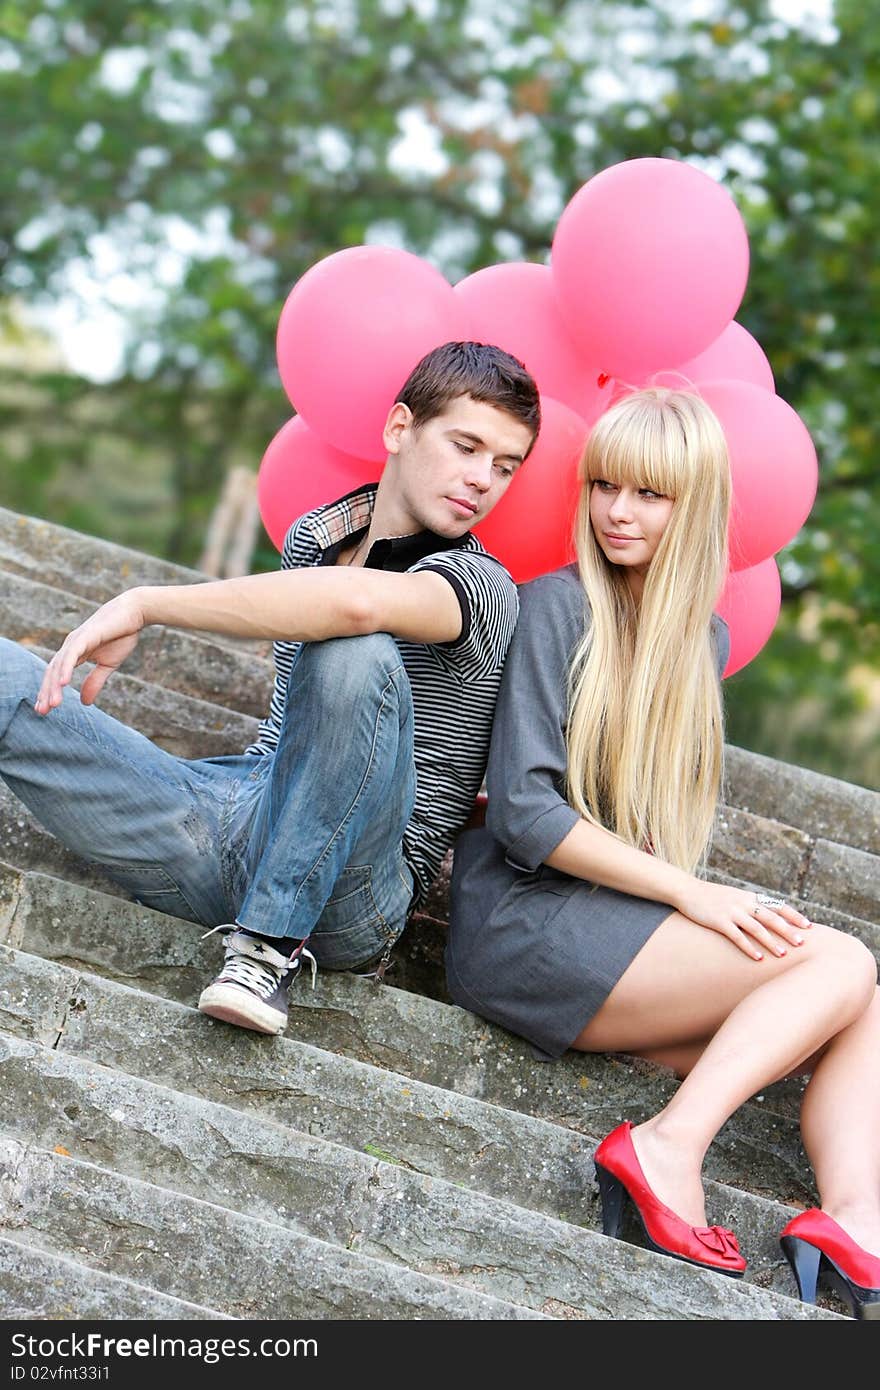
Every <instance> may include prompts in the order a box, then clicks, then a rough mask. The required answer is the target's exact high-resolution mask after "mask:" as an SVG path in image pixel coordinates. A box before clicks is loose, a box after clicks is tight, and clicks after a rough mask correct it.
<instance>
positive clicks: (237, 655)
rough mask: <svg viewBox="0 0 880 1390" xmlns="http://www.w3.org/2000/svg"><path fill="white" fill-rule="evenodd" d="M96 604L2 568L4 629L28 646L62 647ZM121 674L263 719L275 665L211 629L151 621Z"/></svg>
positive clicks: (1, 622) (0, 615)
mask: <svg viewBox="0 0 880 1390" xmlns="http://www.w3.org/2000/svg"><path fill="white" fill-rule="evenodd" d="M95 607H96V605H95V603H94V601H92V600H89V599H84V598H79V597H78V596H77V595H75V594H71V593H65V592H64V591H63V590H62V589H56V588H53V587H52V586H51V585H49V584H39V583H37V582H36V581H35V580H32V579H25V578H23V577H22V576H20V575H15V574H9V573H4V572H3V571H0V634H2V635H3V636H4V637H8V638H10V639H11V640H12V641H15V642H20V643H21V644H22V645H23V646H26V647H32V648H33V647H38V648H40V649H41V651H50V652H54V651H57V649H58V647H60V645H61V643H62V642H63V641H64V639H65V637H66V636H67V634H68V633H69V632H71V631H72V630H73V628H75V627H78V626H79V624H80V623H82V622H85V620H86V618H88V617H89V616H90V615H91V614H92V613H94V611H95ZM121 674H123V675H126V676H137V677H138V679H139V680H143V681H151V682H154V683H155V684H157V685H163V686H167V687H168V688H169V689H171V690H176V691H178V692H179V693H180V694H182V695H191V696H193V697H194V698H195V699H198V700H207V701H209V702H210V703H211V704H215V705H226V706H228V707H229V708H230V709H232V710H236V711H238V712H239V713H241V714H249V715H251V716H252V717H253V718H255V719H262V717H263V715H264V714H265V713H266V710H267V708H268V705H269V699H270V697H271V693H272V683H273V680H274V676H275V668H274V665H273V663H272V661H271V660H267V659H264V658H261V657H259V656H257V655H256V654H255V653H253V652H247V651H241V650H239V649H236V648H230V647H229V646H228V645H222V644H221V643H218V642H216V641H215V640H214V639H213V636H212V635H211V634H197V633H194V632H188V631H183V630H181V629H179V628H171V627H148V628H146V629H145V630H144V632H143V635H142V636H141V639H140V641H139V642H138V645H137V646H136V647H135V649H134V651H133V652H132V653H131V655H130V656H129V657H128V659H127V660H126V662H125V666H124V668H123V671H122V673H121Z"/></svg>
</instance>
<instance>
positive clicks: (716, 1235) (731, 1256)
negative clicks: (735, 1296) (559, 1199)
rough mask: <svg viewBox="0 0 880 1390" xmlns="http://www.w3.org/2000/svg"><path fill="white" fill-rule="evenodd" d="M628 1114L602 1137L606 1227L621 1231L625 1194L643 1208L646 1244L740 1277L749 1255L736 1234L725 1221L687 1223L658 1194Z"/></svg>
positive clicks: (599, 1158)
mask: <svg viewBox="0 0 880 1390" xmlns="http://www.w3.org/2000/svg"><path fill="white" fill-rule="evenodd" d="M631 1129H632V1125H631V1124H630V1122H629V1120H625V1121H624V1123H623V1124H622V1125H618V1127H617V1129H615V1130H613V1131H612V1132H611V1134H609V1135H608V1137H607V1139H603V1140H602V1143H601V1144H600V1145H599V1147H598V1149H597V1150H596V1153H595V1156H594V1161H595V1164H596V1176H597V1178H598V1179H599V1194H600V1196H601V1198H602V1230H603V1232H604V1234H605V1235H606V1236H617V1235H618V1234H619V1232H620V1227H621V1223H622V1221H623V1204H624V1199H625V1198H626V1197H628V1198H629V1200H630V1201H631V1202H632V1204H633V1206H634V1207H635V1209H636V1211H637V1212H638V1214H639V1219H640V1220H641V1223H642V1228H643V1230H644V1232H645V1237H646V1239H647V1242H648V1245H649V1246H650V1248H651V1249H652V1250H656V1251H658V1253H659V1254H661V1255H671V1256H672V1257H673V1259H676V1260H685V1261H686V1262H687V1263H688V1264H692V1265H699V1266H700V1268H701V1269H714V1270H715V1271H716V1272H718V1273H719V1274H729V1275H730V1276H731V1277H732V1278H734V1279H741V1278H742V1275H743V1270H744V1269H745V1267H746V1261H745V1260H744V1259H743V1257H742V1255H741V1254H740V1253H739V1246H738V1245H737V1243H736V1236H735V1235H734V1234H733V1231H728V1230H727V1229H726V1228H725V1227H724V1226H688V1224H687V1222H685V1221H682V1219H681V1217H680V1216H676V1215H675V1212H674V1211H670V1210H669V1207H665V1206H664V1205H663V1203H662V1202H660V1201H658V1199H657V1198H656V1197H655V1196H654V1193H653V1192H652V1191H651V1189H650V1187H649V1186H648V1184H647V1182H646V1181H645V1175H644V1173H643V1172H642V1166H641V1164H640V1163H639V1160H638V1158H637V1157H636V1151H635V1149H634V1148H633V1142H632V1137H631V1135H630V1130H631Z"/></svg>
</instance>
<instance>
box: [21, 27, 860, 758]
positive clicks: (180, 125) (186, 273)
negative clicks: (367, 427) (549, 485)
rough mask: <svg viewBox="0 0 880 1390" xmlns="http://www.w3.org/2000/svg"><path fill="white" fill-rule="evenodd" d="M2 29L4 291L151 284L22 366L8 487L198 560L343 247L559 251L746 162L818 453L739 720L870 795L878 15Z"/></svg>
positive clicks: (761, 313)
mask: <svg viewBox="0 0 880 1390" xmlns="http://www.w3.org/2000/svg"><path fill="white" fill-rule="evenodd" d="M0 34H2V39H0V106H2V111H3V112H4V113H5V115H4V117H3V122H4V129H3V131H2V136H3V145H4V151H5V153H6V159H5V161H4V165H3V171H2V174H0V178H2V180H3V183H2V185H0V189H2V194H3V196H2V198H0V254H2V266H3V285H4V291H3V293H4V303H5V305H6V307H7V308H10V307H11V306H14V305H20V304H22V303H23V304H26V305H36V304H39V303H40V302H51V301H58V300H59V299H60V298H61V297H65V298H67V297H69V296H70V295H71V293H73V292H74V290H75V287H76V285H77V283H80V282H81V283H85V284H86V286H87V292H88V293H92V294H94V293H97V291H96V290H95V276H96V275H97V276H100V274H102V273H104V274H105V275H106V276H107V284H106V291H105V292H106V295H107V296H108V298H109V299H110V300H111V301H112V300H113V298H114V296H115V297H116V300H117V302H119V301H120V299H121V300H122V301H123V307H125V305H124V300H125V297H126V295H127V294H128V293H129V291H130V287H131V283H132V280H133V279H134V280H137V281H138V282H139V283H140V284H141V285H142V286H143V287H145V288H144V293H142V294H141V295H140V296H139V297H136V298H134V299H133V300H132V302H131V304H130V305H129V306H128V307H125V312H126V318H127V324H128V330H129V331H128V349H127V356H126V360H125V364H124V370H123V371H122V373H121V375H120V377H119V379H118V380H115V381H113V382H111V383H108V384H107V385H106V386H103V387H100V388H98V387H95V386H94V384H92V383H89V382H88V381H86V380H85V379H84V378H78V377H76V376H70V375H65V374H63V373H60V372H58V373H54V374H43V375H42V376H35V375H34V373H33V372H31V373H28V374H24V373H20V372H19V373H16V372H14V371H12V369H7V370H6V371H4V373H3V379H2V383H0V397H2V400H3V403H4V407H5V412H4V413H5V415H6V419H7V423H6V426H5V429H4V455H5V460H6V461H5V465H4V472H3V476H2V478H0V502H3V503H5V504H6V505H9V506H13V507H20V508H22V509H24V510H34V511H41V512H43V513H44V514H48V512H47V510H46V508H47V507H52V508H54V509H55V510H54V512H53V514H55V515H57V517H58V519H61V520H64V521H67V522H68V523H70V524H73V525H78V526H84V527H85V528H86V529H94V530H101V529H111V528H112V531H113V534H114V535H115V536H116V538H118V539H126V540H128V541H129V543H132V544H144V545H146V546H147V547H148V548H158V549H162V550H164V551H165V553H168V554H169V555H171V556H173V557H175V558H180V559H183V560H186V561H190V562H192V560H193V559H194V556H195V554H196V553H197V551H198V544H199V541H198V537H199V535H200V533H201V532H203V529H204V523H205V520H206V518H207V515H208V513H209V511H210V507H211V505H212V502H213V499H214V498H215V496H216V493H217V490H218V488H219V486H220V483H221V481H222V477H223V475H224V473H225V471H226V469H227V467H228V466H229V465H230V464H231V463H232V462H241V461H242V460H246V461H249V462H250V463H251V465H252V466H254V467H255V466H256V464H257V462H258V461H259V458H260V457H261V455H262V452H263V449H264V448H265V446H266V444H267V442H268V440H269V439H270V438H271V436H272V435H273V434H274V432H275V431H276V429H277V428H278V427H279V426H280V424H281V423H282V421H283V420H284V419H285V418H286V417H287V415H288V414H289V413H290V408H289V405H288V403H287V401H286V400H285V398H284V396H283V392H282V390H281V387H280V384H279V381H278V377H277V371H276V368H275V360H274V334H275V328H276V324H277V319H278V313H279V311H280V308H281V305H282V303H283V301H284V298H285V297H286V295H287V293H288V291H289V289H290V287H291V286H292V284H293V283H294V282H295V281H296V279H297V278H298V277H299V276H300V275H301V274H302V273H303V271H305V270H306V269H307V268H308V267H309V266H310V265H311V264H313V263H314V262H315V261H316V260H318V259H319V258H320V257H322V256H325V255H327V254H329V253H331V252H333V251H336V250H338V249H340V248H341V247H344V246H348V245H354V244H358V243H361V242H364V241H377V242H386V243H388V242H390V243H392V244H397V245H401V246H405V247H407V248H408V249H410V250H412V251H415V252H417V253H418V254H420V255H423V256H425V257H427V258H428V259H430V260H431V261H433V262H434V263H435V264H437V265H438V266H439V267H440V269H442V270H443V271H444V272H445V273H446V274H447V275H448V276H449V277H450V279H452V280H455V279H458V278H459V277H460V276H462V275H464V274H467V273H468V272H469V271H471V270H474V269H477V268H478V267H480V266H482V265H486V264H490V263H493V262H496V261H501V260H508V259H533V260H544V259H546V257H547V255H548V250H549V243H550V238H551V236H552V232H553V228H554V226H555V223H556V220H557V218H558V216H559V213H560V212H561V210H562V208H563V207H564V205H565V203H566V201H567V200H568V198H569V197H570V196H571V195H572V193H573V192H574V191H575V190H576V189H577V188H578V187H579V186H580V185H581V184H582V183H583V182H584V181H585V180H587V179H588V178H589V177H590V176H591V175H592V174H594V173H595V172H596V171H597V170H599V169H601V168H604V167H607V166H608V165H610V164H613V163H616V162H617V161H619V160H623V159H628V158H633V157H637V156H642V155H664V156H670V157H678V158H686V159H688V160H690V161H693V162H695V163H697V164H698V165H699V166H700V167H702V168H705V169H706V170H707V171H708V172H709V173H711V174H712V175H714V176H715V177H717V178H720V179H722V180H723V181H724V183H725V184H726V186H727V187H728V188H729V189H730V191H731V192H732V193H733V195H734V197H735V198H736V200H737V203H738V205H739V207H740V209H741V211H742V213H743V216H744V217H745V220H746V224H747V227H748V230H749V236H750V246H751V256H752V261H751V272H750V278H749V285H748V290H747V294H746V298H745V301H744V304H743V306H742V309H741V311H740V313H739V315H738V317H739V319H740V321H741V322H742V323H743V324H744V325H745V326H746V327H747V328H749V329H750V331H751V332H752V333H753V334H754V335H755V336H756V337H757V339H758V340H759V342H760V343H761V345H762V346H763V347H764V349H765V351H766V352H767V355H768V357H769V358H770V361H771V364H772V366H773V368H774V371H775V373H776V378H777V389H778V390H779V393H780V395H782V396H783V397H784V398H785V399H786V400H788V401H789V402H790V403H791V404H792V405H793V406H794V407H795V409H797V410H798V411H799V413H800V414H801V415H802V416H803V418H804V419H805V421H806V422H807V424H808V426H809V427H810V429H811V432H812V434H813V437H814V439H815V441H816V444H817V448H818V450H819V455H820V465H821V477H820V491H819V497H818V499H817V502H816V506H815V508H814V510H813V514H812V516H811V518H810V520H809V522H808V524H807V525H806V526H805V527H804V529H803V531H802V532H801V534H800V535H799V536H798V537H797V539H796V540H795V541H794V542H793V544H792V545H791V546H790V547H788V549H787V550H786V552H785V553H784V555H783V556H782V557H781V564H782V570H783V580H784V604H783V613H782V616H781V618H780V622H779V624H778V627H777V630H776V632H775V634H774V637H773V639H772V641H771V642H770V644H769V645H768V647H767V648H766V649H765V651H764V652H763V653H762V654H761V656H760V658H759V659H758V660H757V661H756V662H754V663H753V664H752V665H751V666H750V667H749V668H747V669H746V670H745V671H744V672H743V673H741V675H739V676H737V677H734V678H733V679H732V680H731V682H730V690H729V698H728V705H729V709H730V715H731V730H730V732H731V737H732V738H733V739H734V740H735V741H736V742H739V743H742V744H744V745H746V746H750V747H756V748H763V749H764V750H765V751H768V752H773V753H776V754H777V755H779V756H785V757H792V758H796V759H797V760H799V761H803V762H806V763H808V764H811V765H813V766H816V767H821V768H824V769H826V770H828V771H830V772H832V773H837V774H840V775H845V776H852V777H854V778H855V780H860V781H865V782H868V784H870V785H880V754H878V753H877V744H878V740H877V724H878V713H877V710H878V703H880V696H878V689H877V687H878V685H880V670H878V658H877V653H878V650H880V640H878V639H880V631H878V629H880V621H878V613H880V549H878V547H877V546H876V544H875V542H874V536H875V535H876V533H877V531H878V529H880V485H878V472H877V464H876V457H875V455H876V450H875V430H874V420H873V392H872V386H873V372H874V370H876V366H877V359H878V354H880V348H878V346H877V344H876V343H875V341H874V332H873V330H874V325H875V324H876V322H877V321H878V298H880V264H878V261H877V257H876V253H875V245H874V243H875V233H874V229H875V228H876V227H877V225H878V223H880V217H878V213H880V192H878V189H880V177H878V175H880V141H878V103H880V95H878V94H880V29H878V27H877V25H876V23H875V15H874V13H873V7H872V6H871V5H864V4H856V3H855V0H838V2H837V4H836V5H835V6H834V8H833V13H832V14H831V17H830V18H828V19H823V20H816V21H814V22H813V21H809V20H804V21H803V22H802V23H800V24H798V25H797V26H796V27H791V26H790V25H789V24H787V23H786V22H784V21H783V20H782V19H781V18H779V17H778V16H777V14H776V12H775V8H774V4H773V3H772V0H742V3H739V4H735V5H733V6H730V5H727V4H721V3H720V2H719V3H713V2H712V0H706V2H705V3H701V4H699V5H697V4H693V5H689V4H687V3H684V4H683V3H680V2H679V3H675V0H651V2H650V3H648V2H646V0H642V2H641V3H639V0H631V3H629V4H616V3H609V2H606V0H571V2H570V3H558V2H556V3H552V2H550V3H548V0H540V2H539V3H533V0H505V2H504V3H503V4H502V3H500V0H411V2H409V0H374V2H373V3H366V2H364V3H358V2H357V0H301V2H300V3H294V2H293V0H228V3H227V4H225V5H223V6H217V5H216V4H215V3H213V0H173V3H171V0H151V3H145V2H141V3H138V2H137V0H114V3H110V0H0ZM84 265H88V266H90V267H91V275H92V278H91V279H90V280H89V281H88V282H82V281H81V270H82V267H83V266H84ZM96 268H97V269H96ZM78 275H79V276H80V281H79V282H78V280H77V276H78ZM78 365H79V366H80V367H81V369H82V370H83V372H84V373H87V370H88V366H89V364H88V363H87V362H83V363H81V364H78ZM126 478H127V479H128V481H129V482H130V484H131V486H132V489H133V493H132V495H133V496H134V498H135V503H134V506H133V507H130V508H129V513H128V515H127V516H126V517H125V519H124V521H121V520H120V515H121V513H122V509H123V507H124V505H125V486H124V483H125V481H126ZM108 489H109V492H108ZM108 496H109V497H110V498H111V503H107V502H106V498H107V497H108ZM102 499H105V500H104V501H102ZM120 532H122V534H120ZM258 560H259V561H261V562H262V564H265V565H267V566H268V565H271V564H272V563H273V562H274V556H273V552H272V551H271V548H270V547H268V543H266V544H265V545H264V547H263V549H262V550H261V552H260V555H259V556H258Z"/></svg>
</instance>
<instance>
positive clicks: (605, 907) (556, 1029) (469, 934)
mask: <svg viewBox="0 0 880 1390" xmlns="http://www.w3.org/2000/svg"><path fill="white" fill-rule="evenodd" d="M587 621H588V615H587V612H586V608H585V600H584V595H583V589H582V588H581V584H580V580H579V577H578V572H577V567H576V566H575V565H567V566H566V567H565V568H564V569H561V570H556V571H554V572H553V573H552V574H546V575H541V576H540V577H539V578H538V579H533V580H532V581H531V582H530V583H528V584H525V585H523V586H522V588H521V589H520V617H519V622H518V624H517V627H516V631H515V633H514V637H513V642H512V644H511V647H510V651H509V653H508V657H507V662H506V664H505V669H504V676H503V679H502V682H501V691H500V694H499V697H498V704H497V706H496V710H495V722H494V724H493V727H492V743H491V749H490V753H489V765H488V769H487V774H486V789H487V792H488V808H487V814H486V825H485V827H482V828H480V829H477V830H469V831H466V832H465V833H464V834H462V835H460V836H459V838H458V840H457V841H456V845H455V854H454V862H453V874H452V889H451V899H450V919H449V934H448V939H447V945H446V978H447V983H448V987H449V992H450V994H451V996H452V998H453V999H454V1001H455V1002H456V1003H457V1004H460V1005H461V1006H462V1008H465V1009H469V1010H470V1011H471V1012H472V1013H476V1014H479V1015H481V1017H483V1018H488V1019H491V1020H492V1021H493V1022H495V1023H500V1024H501V1025H502V1026H503V1027H504V1028H508V1029H509V1030H510V1031H511V1032H512V1033H518V1034H519V1035H520V1036H521V1037H524V1038H527V1039H528V1040H529V1041H530V1042H531V1043H532V1044H533V1047H534V1049H535V1052H536V1055H537V1056H539V1057H541V1058H542V1059H543V1060H546V1061H550V1060H553V1059H555V1058H557V1057H560V1056H561V1055H562V1053H563V1052H565V1050H566V1049H567V1048H568V1047H569V1046H570V1045H571V1043H572V1042H573V1041H574V1039H575V1038H576V1037H577V1036H578V1034H579V1033H580V1032H581V1030H582V1029H583V1028H584V1027H585V1026H586V1024H587V1023H588V1022H589V1021H590V1019H591V1018H592V1017H593V1015H594V1014H595V1013H596V1012H597V1011H598V1009H599V1008H600V1007H601V1005H602V1004H603V1003H604V1001H605V999H606V998H607V997H608V995H609V994H610V992H611V990H612V989H613V988H614V986H615V985H616V983H617V981H618V980H619V979H620V977H621V975H622V974H623V972H624V971H625V970H626V968H627V966H628V965H629V964H630V963H631V962H632V961H633V960H634V958H635V957H636V955H637V954H638V953H639V951H640V950H641V948H642V947H643V946H644V944H645V942H646V941H647V940H648V937H649V936H650V935H651V934H652V932H653V931H654V930H655V929H656V928H657V927H658V926H659V925H660V923H661V922H662V921H664V920H665V918H667V917H668V916H669V915H670V913H671V912H673V911H674V908H673V907H672V906H671V905H670V904H668V903H660V902H653V901H651V900H649V899H647V898H637V897H633V896H631V895H630V894H628V893H619V892H617V891H616V890H615V889H613V888H604V887H602V886H601V885H600V884H595V883H591V882H589V881H587V880H586V879H582V878H574V877H572V876H571V875H570V874H564V873H561V872H559V871H558V870H556V869H552V868H550V866H549V865H548V864H545V863H544V860H545V859H546V858H547V856H548V855H549V854H551V853H552V851H553V850H554V849H555V848H556V847H557V845H558V844H559V843H560V842H561V841H562V840H564V839H565V837H566V835H567V834H568V833H569V831H570V830H571V829H572V827H573V826H574V825H575V824H576V823H577V821H578V819H579V817H578V813H577V812H576V811H575V810H573V808H572V807H571V806H569V804H568V802H567V801H566V799H565V795H564V791H563V787H564V778H565V766H566V749H565V717H566V682H567V675H568V667H569V664H570V659H571V656H572V654H573V652H574V648H575V646H576V644H577V642H578V640H579V639H580V637H581V636H582V634H583V632H584V630H585V625H586V622H587ZM713 635H714V638H715V645H716V651H717V654H718V669H719V673H720V672H721V671H723V670H724V666H725V664H726V662H727V654H728V650H729V637H728V632H727V627H726V625H725V623H724V622H723V621H722V619H720V618H718V617H716V618H714V619H713Z"/></svg>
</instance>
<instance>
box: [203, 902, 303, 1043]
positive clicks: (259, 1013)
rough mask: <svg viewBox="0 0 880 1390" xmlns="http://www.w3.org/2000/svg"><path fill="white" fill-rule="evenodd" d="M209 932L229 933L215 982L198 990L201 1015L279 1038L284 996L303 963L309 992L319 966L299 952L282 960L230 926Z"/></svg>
mask: <svg viewBox="0 0 880 1390" xmlns="http://www.w3.org/2000/svg"><path fill="white" fill-rule="evenodd" d="M213 930H214V931H222V932H224V933H228V935H227V936H226V939H225V941H224V945H225V947H226V960H225V961H224V963H223V969H222V970H221V971H220V974H219V975H218V976H217V978H216V980H214V981H212V983H211V984H209V985H208V986H207V988H206V989H203V990H202V993H201V995H200V997H199V1009H200V1010H201V1012H202V1013H203V1014H210V1016H211V1018H219V1019H222V1020H223V1022H224V1023H235V1024H237V1025H238V1027H239V1028H251V1029H253V1031H254V1032H255V1033H283V1032H284V1030H285V1028H286V1027H287V991H288V990H289V988H290V986H291V985H292V983H293V981H294V980H295V979H296V978H297V976H298V975H299V973H300V971H301V970H302V967H303V961H304V960H308V961H310V962H311V966H312V988H313V989H314V986H315V975H316V974H317V970H318V966H317V963H316V961H315V957H314V956H313V955H312V953H311V951H307V950H306V949H305V947H302V948H301V949H300V950H299V951H298V952H297V953H296V954H295V955H293V956H286V955H284V953H283V952H282V951H276V950H275V949H274V948H273V947H272V946H270V945H269V944H268V942H266V941H261V940H260V939H259V938H258V937H255V936H250V935H249V934H248V933H247V932H244V931H241V930H239V929H238V928H237V927H235V926H229V927H214V929H213ZM205 934H206V936H210V935H211V933H210V932H206V933H205Z"/></svg>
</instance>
